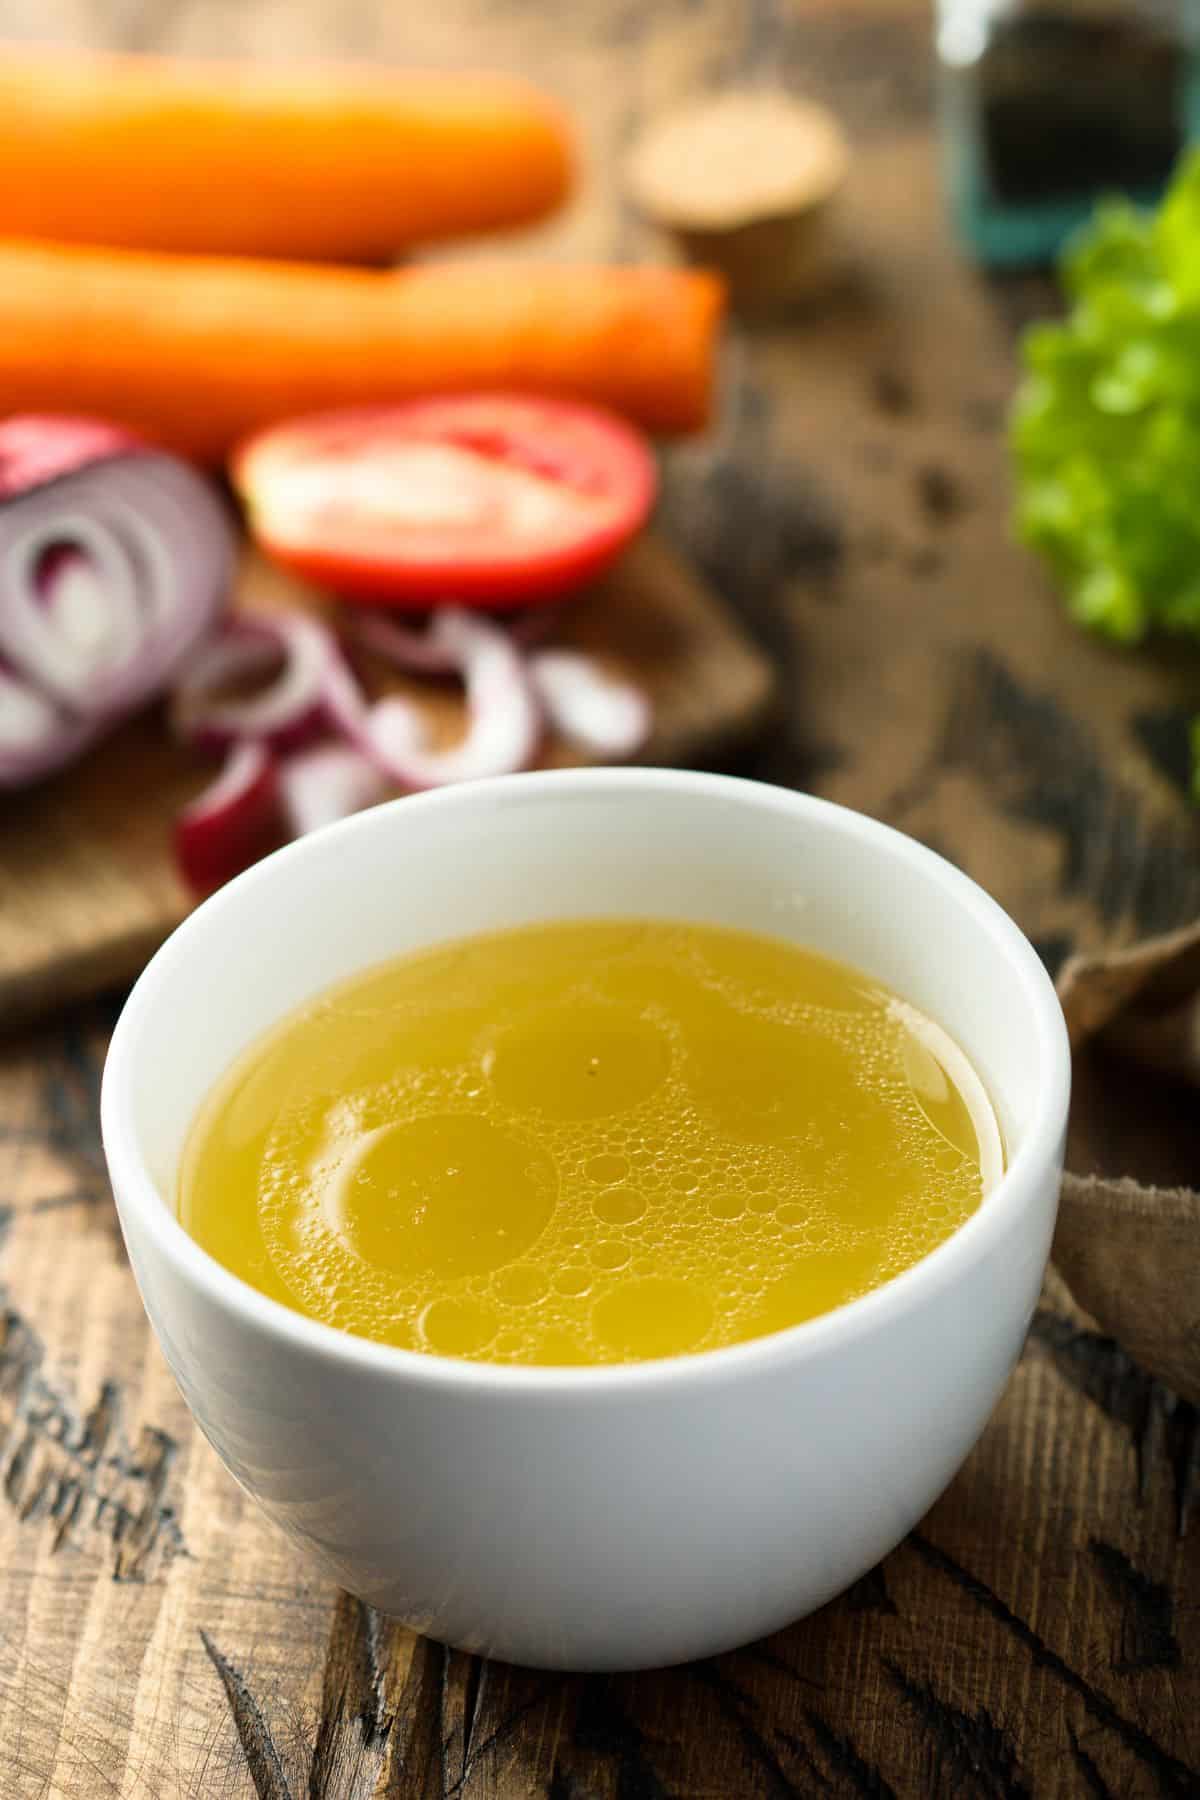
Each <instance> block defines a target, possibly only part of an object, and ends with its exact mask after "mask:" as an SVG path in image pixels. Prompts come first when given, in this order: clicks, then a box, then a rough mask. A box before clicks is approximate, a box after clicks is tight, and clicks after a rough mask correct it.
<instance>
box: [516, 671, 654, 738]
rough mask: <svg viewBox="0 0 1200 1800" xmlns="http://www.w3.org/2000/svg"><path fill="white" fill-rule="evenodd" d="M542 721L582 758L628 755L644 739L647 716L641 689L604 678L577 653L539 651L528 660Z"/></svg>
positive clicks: (615, 678) (613, 677)
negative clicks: (543, 714) (539, 703)
mask: <svg viewBox="0 0 1200 1800" xmlns="http://www.w3.org/2000/svg"><path fill="white" fill-rule="evenodd" d="M529 675H530V680H531V681H532V683H533V688H534V692H535V693H536V694H537V697H538V700H539V701H540V702H541V705H542V707H543V709H544V710H545V714H546V720H547V723H548V724H549V725H550V726H551V728H552V729H553V730H555V731H557V732H558V734H559V735H560V737H564V738H565V739H566V740H567V742H568V743H569V744H571V745H573V746H574V748H575V749H576V750H582V751H583V752H584V753H585V754H586V755H588V756H607V757H622V756H633V755H635V754H636V752H637V751H639V750H640V749H641V748H642V747H643V745H644V744H645V742H646V739H647V738H648V737H649V735H650V727H651V724H652V722H653V714H652V712H651V708H650V702H649V700H648V699H647V698H646V696H645V694H644V693H643V692H642V690H641V688H639V687H635V686H634V685H633V683H632V682H629V681H622V680H621V679H620V678H619V677H618V676H616V675H610V674H609V673H608V671H607V670H606V669H605V668H603V667H602V665H601V664H600V663H599V662H597V661H596V659H595V658H594V657H591V656H586V655H584V653H583V652H582V651H580V650H539V651H537V652H535V654H534V655H533V656H531V657H530V659H529Z"/></svg>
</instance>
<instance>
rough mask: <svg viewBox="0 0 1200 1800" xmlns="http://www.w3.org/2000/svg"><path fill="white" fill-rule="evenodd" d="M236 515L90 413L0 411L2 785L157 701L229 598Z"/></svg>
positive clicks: (66, 755)
mask: <svg viewBox="0 0 1200 1800" xmlns="http://www.w3.org/2000/svg"><path fill="white" fill-rule="evenodd" d="M233 560H234V539H233V529H232V523H231V520H230V518H229V516H228V514H227V512H226V510H225V507H224V506H223V505H222V503H221V501H220V500H219V499H218V497H217V495H216V493H215V491H214V490H213V489H212V488H210V487H209V485H208V484H207V482H205V481H204V480H203V479H202V477H201V476H199V475H197V474H196V473H195V472H194V471H193V470H191V469H189V468H188V467H187V466H186V465H185V464H184V463H181V462H178V461H176V459H175V458H174V457H170V456H166V455H162V454H159V453H158V452H155V451H152V450H150V449H147V448H144V447H143V446H141V445H140V444H138V443H137V442H136V440H134V439H133V438H131V437H130V436H129V435H128V434H127V433H125V432H123V431H121V430H119V429H118V428H117V427H115V426H110V425H106V424H104V423H103V422H102V421H98V420H92V419H70V418H37V417H18V418H12V419H8V420H5V421H3V422H0V672H2V673H3V699H2V701H0V785H7V786H14V785H16V784H18V783H22V782H26V781H33V780H35V779H36V778H37V777H39V776H41V775H45V774H48V773H49V772H50V771H51V770H53V769H55V768H58V767H60V766H61V765H63V764H64V763H67V762H70V761H71V760H72V759H73V758H74V757H75V756H77V755H78V754H79V753H80V751H81V750H83V749H84V748H85V747H86V746H87V745H88V744H89V743H90V742H91V741H92V740H93V738H95V737H97V736H98V735H99V734H100V732H101V731H102V730H104V729H107V727H108V726H110V725H111V724H113V723H114V722H115V721H116V720H117V719H119V718H120V717H121V716H123V715H124V714H125V713H127V712H132V711H133V710H134V709H135V708H136V707H138V706H140V705H142V704H143V703H144V702H145V701H147V700H149V699H151V698H152V697H153V696H154V695H155V694H157V693H158V691H159V690H160V688H161V687H162V686H163V685H164V684H165V682H166V680H167V679H168V678H169V676H171V675H172V674H173V673H174V672H175V670H176V668H177V667H178V666H179V664H180V662H181V661H182V659H183V658H184V657H185V656H186V655H187V654H188V652H189V651H190V650H191V649H192V648H193V647H194V645H196V644H197V643H198V642H199V640H200V639H201V638H202V637H203V636H204V634H205V633H206V632H207V631H209V630H210V628H211V626H212V624H213V622H214V620H215V619H216V618H217V616H218V614H219V613H220V610H221V608H222V606H223V605H224V603H225V599H226V596H227V594H228V590H229V586H230V582H231V578H232V574H233Z"/></svg>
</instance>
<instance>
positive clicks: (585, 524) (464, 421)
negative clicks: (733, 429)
mask: <svg viewBox="0 0 1200 1800" xmlns="http://www.w3.org/2000/svg"><path fill="white" fill-rule="evenodd" d="M232 474H233V480H234V484H235V486H236V487H237V489H238V492H239V493H240V494H241V497H242V500H243V501H244V503H245V506H246V510H247V514H248V516H249V523H250V529H251V531H252V532H253V533H254V535H255V537H256V538H257V539H258V541H259V542H260V543H261V544H262V546H263V548H264V549H265V550H266V551H267V553H268V554H269V555H270V556H272V557H274V558H275V560H276V561H278V562H281V563H284V564H285V565H286V566H287V567H289V568H291V569H294V570H296V572H297V573H298V574H300V575H303V576H306V577H307V578H308V579H309V580H311V581H316V582H319V583H320V584H321V585H322V586H325V587H330V588H333V589H335V590H336V591H337V592H339V593H343V594H347V595H350V596H352V597H353V598H354V599H356V600H363V601H370V602H376V603H379V604H381V605H390V606H397V607H413V608H427V607H430V606H433V605H436V604H438V603H439V602H440V601H443V600H452V601H455V602H457V603H459V604H462V603H464V602H466V603H469V604H474V605H477V606H492V607H514V606H524V605H527V604H532V603H533V602H535V601H540V600H551V599H554V598H556V597H557V596H558V595H561V594H565V593H568V592H570V591H571V589H573V588H576V587H579V586H581V585H582V584H583V583H585V582H587V581H590V580H591V579H592V578H593V577H594V576H596V575H598V574H600V572H601V571H602V570H603V569H605V568H607V567H608V565H609V564H610V563H611V562H612V561H613V560H614V559H615V558H616V557H617V556H618V555H619V554H620V552H621V551H622V550H623V549H624V547H625V545H626V544H627V543H628V542H629V540H630V539H631V538H632V537H633V536H634V534H635V533H636V532H637V531H639V530H640V529H641V527H642V525H643V524H644V523H645V521H646V518H647V516H648V515H649V513H650V509H651V507H652V506H653V504H654V498H655V493H656V490H657V473H656V469H655V464H654V458H653V456H652V454H651V451H650V448H649V446H648V444H647V443H646V441H645V439H644V438H642V437H641V436H640V435H639V434H638V433H637V432H636V431H635V430H633V429H632V428H631V427H630V426H629V425H627V424H625V423H624V421H623V420H620V419H617V418H614V417H612V416H610V415H609V414H607V413H604V412H600V411H597V410H596V409H594V408H591V407H586V406H575V405H570V404H566V403H563V402H561V401H557V400H541V399H534V398H530V397H527V396H524V395H519V394H461V395H456V396H453V397H449V398H445V399H438V400H421V401H414V402H411V403H408V404H405V405H401V406H386V407H375V408H369V409H360V410H355V411H352V412H334V413H322V414H318V415H315V416H313V417H310V418H302V419H296V420H294V421H291V422H289V423H288V424H285V425H277V426H274V427H272V428H271V429H270V430H267V431H263V432H260V433H258V434H257V435H256V436H254V437H252V438H250V439H249V440H248V441H247V442H246V443H244V444H243V445H241V447H240V448H239V449H238V450H237V452H236V453H235V455H234V459H233V465H232Z"/></svg>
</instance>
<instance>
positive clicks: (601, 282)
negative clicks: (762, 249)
mask: <svg viewBox="0 0 1200 1800" xmlns="http://www.w3.org/2000/svg"><path fill="white" fill-rule="evenodd" d="M722 301H723V289H722V286H721V283H720V281H719V280H718V279H717V278H716V277H715V276H712V275H709V274H706V273H703V272H698V271H687V270H682V269H669V268H662V269H652V268H579V267H565V266H558V265H544V264H537V265H534V264H525V263H509V264H499V265H492V264H486V263H485V264H479V263H475V262H461V263H459V262H455V263H424V264H422V263H418V264H414V265H413V266H412V267H411V268H408V269H402V270H397V271H375V270H369V269H346V268H327V267H323V266H320V265H315V266H314V265H310V264H302V263H274V262H252V261H249V260H239V259H236V258H226V257H185V256H158V255H155V254H153V253H149V252H135V251H128V250H87V249H80V248H78V247H75V246H64V245H60V244H38V243H2V242H0V412H3V411H12V412H17V411H27V410H33V411H39V412H56V411H59V412H61V411H67V412H72V413H95V414H98V415H100V416H102V417H104V418H109V419H112V420H115V421H117V422H119V423H121V424H125V425H128V426H131V427H133V428H134V429H135V430H139V431H142V432H144V433H146V434H148V435H149V436H151V437H153V438H155V439H156V440H158V441H159V442H161V443H163V444H164V445H166V446H168V447H170V448H172V449H175V450H178V451H181V452H183V453H185V454H189V455H192V456H195V457H197V458H198V459H200V460H202V461H206V460H211V461H215V460H217V459H218V458H219V457H221V456H222V455H223V454H224V452H225V451H226V450H227V449H228V448H229V446H230V445H231V444H232V443H233V442H234V441H235V439H237V438H238V437H240V436H241V435H242V434H243V433H245V432H247V431H250V430H253V429H254V428H256V427H257V426H260V425H267V424H271V423H274V422H275V421H276V420H278V419H283V418H287V417H289V416H293V415H295V414H297V413H303V412H308V411H317V410H319V409H321V408H324V407H332V406H344V405H352V404H362V403H370V402H373V401H387V400H402V399H407V398H409V397H411V396H413V395H417V394H431V393H433V394H436V393H452V392H459V391H462V390H464V389H469V388H496V387H506V388H524V389H529V390H531V391H536V392H541V393H548V394H566V395H573V396H575V397H576V398H578V399H583V400H592V401H595V402H598V403H599V404H602V405H608V406H611V407H613V408H614V409H615V410H616V411H618V412H623V413H626V414H627V415H628V416H629V417H630V418H632V419H636V420H638V421H640V422H641V423H642V424H643V425H646V426H648V427H649V428H650V429H651V430H659V431H689V430H694V429H696V428H697V427H699V426H701V425H702V424H703V423H704V422H705V419H706V417H707V414H708V408H709V404H710V398H711V386H712V376H713V363H714V356H715V340H716V334H717V328H718V325H719V321H720V315H721V309H722Z"/></svg>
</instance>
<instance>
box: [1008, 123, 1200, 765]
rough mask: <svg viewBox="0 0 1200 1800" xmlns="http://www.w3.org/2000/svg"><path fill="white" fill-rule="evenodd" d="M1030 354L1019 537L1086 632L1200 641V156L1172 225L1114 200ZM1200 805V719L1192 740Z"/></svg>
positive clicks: (1017, 457) (1021, 425)
mask: <svg viewBox="0 0 1200 1800" xmlns="http://www.w3.org/2000/svg"><path fill="white" fill-rule="evenodd" d="M1061 275H1062V281H1063V286H1064V289H1065V292H1066V295H1067V298H1068V300H1069V302H1070V306H1069V311H1068V313H1067V316H1066V318H1065V319H1063V320H1062V321H1056V322H1053V323H1045V324H1040V325H1036V326H1034V327H1033V328H1032V329H1031V330H1030V331H1028V332H1027V333H1026V335H1025V339H1024V342H1023V344H1022V361H1023V365H1024V370H1025V373H1024V378H1023V380H1022V383H1021V387H1020V390H1019V392H1018V395H1017V399H1016V404H1015V406H1014V410H1013V419H1012V447H1013V456H1014V461H1015V465H1016V474H1017V506H1016V524H1017V531H1018V533H1019V535H1020V537H1021V538H1022V539H1023V541H1024V542H1025V543H1027V544H1029V545H1030V546H1032V548H1033V549H1035V550H1037V551H1038V552H1039V553H1040V554H1041V555H1042V556H1043V557H1044V558H1045V559H1046V561H1047V563H1048V564H1049V566H1050V568H1051V569H1052V570H1053V572H1054V575H1055V577H1056V579H1057V580H1058V582H1059V584H1060V585H1061V587H1062V589H1063V592H1064V595H1065V598H1066V602H1067V605H1068V607H1069V608H1070V610H1071V613H1072V615H1073V616H1074V617H1075V618H1076V619H1077V620H1078V621H1079V623H1080V624H1081V625H1085V626H1087V627H1088V628H1089V629H1090V630H1092V631H1097V632H1101V633H1103V634H1104V635H1105V636H1107V637H1109V638H1113V639H1115V640H1117V641H1118V642H1121V643H1126V644H1133V643H1137V642H1138V641H1139V640H1140V639H1142V638H1144V637H1145V636H1146V635H1147V633H1148V632H1152V631H1154V632H1175V633H1179V634H1181V635H1184V636H1188V637H1192V638H1195V639H1197V640H1200V150H1197V151H1195V152H1192V153H1191V154H1189V155H1188V156H1186V157H1185V158H1184V159H1183V161H1182V162H1181V164H1180V166H1179V168H1178V170H1177V172H1176V175H1175V177H1174V179H1173V181H1172V184H1171V187H1170V190H1169V191H1168V193H1167V195H1166V196H1165V198H1164V200H1163V202H1162V205H1161V206H1160V207H1159V209H1158V211H1157V213H1145V212H1141V211H1139V210H1138V209H1137V208H1135V207H1133V206H1131V205H1130V204H1129V203H1128V202H1126V201H1118V200H1113V201H1108V202H1106V203H1105V204H1104V205H1102V206H1101V207H1099V208H1098V209H1097V212H1096V215H1095V218H1094V220H1093V221H1092V223H1091V224H1090V225H1089V226H1088V227H1087V229H1086V230H1085V231H1084V232H1083V233H1082V234H1081V235H1080V236H1079V237H1078V238H1077V239H1076V240H1075V242H1074V243H1073V244H1072V245H1071V246H1070V247H1069V249H1068V251H1067V253H1066V254H1065V256H1064V258H1063V262H1062V268H1061ZM1193 748H1194V752H1195V757H1196V774H1195V783H1194V788H1195V795H1196V798H1197V800H1198V801H1200V721H1197V724H1196V727H1195V729H1194V732H1193Z"/></svg>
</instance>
